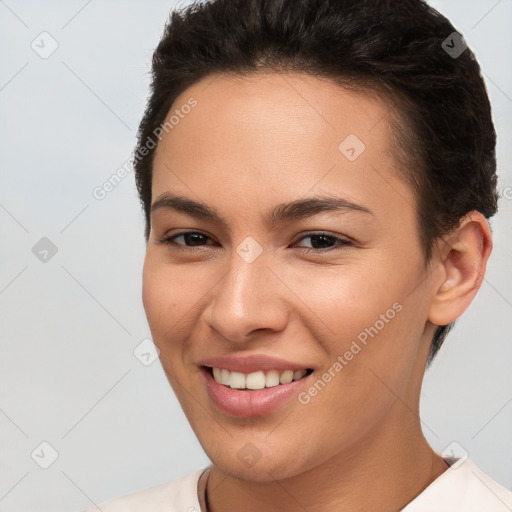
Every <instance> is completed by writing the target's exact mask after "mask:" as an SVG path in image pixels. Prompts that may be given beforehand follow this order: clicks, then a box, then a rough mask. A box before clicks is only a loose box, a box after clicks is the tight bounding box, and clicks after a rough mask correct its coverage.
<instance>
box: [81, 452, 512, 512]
mask: <svg viewBox="0 0 512 512" xmlns="http://www.w3.org/2000/svg"><path fill="white" fill-rule="evenodd" d="M444 460H445V461H446V462H447V463H448V464H449V465H450V467H449V468H448V469H447V470H446V471H445V472H444V473H442V474H441V475H440V476H439V477H438V478H436V479H435V480H434V481H433V482H432V483H431V484H430V485H429V486H428V487H427V488H426V489H425V490H424V491H423V492H422V493H421V494H419V495H418V496H416V498H414V499H413V500H412V501H411V502H410V503H409V504H408V505H407V506H406V507H405V508H403V509H402V510H401V512H434V511H435V512H511V511H512V492H511V491H509V490H508V489H506V488H505V487H503V486H502V485H500V484H498V483H497V482H495V481H494V480H493V479H492V478H491V477H489V476H488V475H486V474H485V473H484V472H483V471H481V470H480V469H479V468H478V466H476V465H475V464H474V463H473V462H472V461H471V460H470V459H466V460H463V459H458V458H455V457H444ZM207 469H208V468H207V467H206V468H201V469H196V470H195V471H193V472H191V473H188V474H187V475H185V476H182V477H181V478H178V479H176V480H173V481H171V482H168V483H164V484H160V485H156V486H154V487H150V488H149V489H145V490H142V491H137V492H134V493H131V494H127V495H125V496H122V497H120V498H117V499H113V500H109V501H105V502H103V503H99V504H98V507H99V508H100V510H102V512H200V511H201V507H200V505H199V498H198V492H197V491H198V481H199V477H200V476H201V474H202V473H203V472H204V471H206V470H207ZM97 510H98V508H97V507H92V508H89V509H87V510H84V511H83V512H97Z"/></svg>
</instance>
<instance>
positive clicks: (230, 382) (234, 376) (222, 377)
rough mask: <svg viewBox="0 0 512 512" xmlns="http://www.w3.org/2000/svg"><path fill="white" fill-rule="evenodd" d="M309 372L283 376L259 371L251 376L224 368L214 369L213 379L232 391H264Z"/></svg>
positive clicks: (287, 372)
mask: <svg viewBox="0 0 512 512" xmlns="http://www.w3.org/2000/svg"><path fill="white" fill-rule="evenodd" d="M306 373H307V370H295V371H293V370H285V371H283V372H282V373H281V374H279V372H278V371H277V370H270V371H268V372H263V371H257V372H252V373H249V374H245V373H241V372H230V371H229V370H226V369H224V368H213V378H214V379H215V380H216V381H217V382H218V383H220V384H224V385H225V386H229V387H230V388H232V389H264V388H265V387H267V388H271V387H274V386H278V385H279V384H288V383H290V382H292V381H294V380H299V379H301V378H302V377H304V375H306Z"/></svg>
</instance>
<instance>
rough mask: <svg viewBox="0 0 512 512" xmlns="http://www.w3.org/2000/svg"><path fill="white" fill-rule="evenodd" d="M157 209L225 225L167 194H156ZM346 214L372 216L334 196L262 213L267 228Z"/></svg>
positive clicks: (211, 211) (202, 207)
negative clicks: (286, 222) (331, 214)
mask: <svg viewBox="0 0 512 512" xmlns="http://www.w3.org/2000/svg"><path fill="white" fill-rule="evenodd" d="M159 209H169V210H175V211H178V212H182V213H186V214H188V215H191V216H193V217H197V218H199V219H204V220H209V221H212V222H216V223H218V224H222V225H223V226H227V222H226V221H225V220H224V219H223V218H222V216H221V215H220V214H219V213H218V211H217V210H216V209H215V208H212V207H211V206H208V205H206V204H204V203H202V202H198V201H194V200H192V199H189V198H187V197H183V196H179V195H175V194H171V193H169V192H166V193H164V194H162V195H160V196H159V197H158V198H157V199H156V200H155V202H154V203H153V204H152V205H151V212H152V213H153V212H154V211H156V210H159ZM348 211H354V212H362V213H365V214H369V215H374V213H373V212H372V211H371V210H370V209H369V208H367V207H365V206H363V205H360V204H357V203H353V202H352V201H348V200H347V199H343V198H341V197H336V196H320V197H308V198H305V199H297V200H295V201H291V202H288V203H282V204H279V205H277V206H275V207H274V208H273V209H272V210H270V211H269V212H268V213H267V214H266V216H265V220H266V221H267V223H269V224H270V225H274V224H278V223H282V222H284V221H291V220H301V219H305V218H308V217H312V216H314V215H317V214H319V213H323V212H340V213H345V212H348Z"/></svg>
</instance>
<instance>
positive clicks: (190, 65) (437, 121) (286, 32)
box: [134, 0, 498, 365]
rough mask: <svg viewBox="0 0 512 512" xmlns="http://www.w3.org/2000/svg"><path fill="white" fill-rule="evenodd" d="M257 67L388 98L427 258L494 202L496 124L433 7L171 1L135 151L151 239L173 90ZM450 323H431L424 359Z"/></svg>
mask: <svg viewBox="0 0 512 512" xmlns="http://www.w3.org/2000/svg"><path fill="white" fill-rule="evenodd" d="M258 70H266V71H271V72H281V71H284V72H286V71H292V72H303V73H308V74H312V75H314V76H317V77H319V78H320V77H321V78H326V79H330V80H332V81H334V82H336V83H338V84H340V85H341V86H342V87H346V88H351V89H353V90H358V91H362V92H365V93H373V94H377V95H381V96H385V97H386V99H388V100H389V103H388V104H389V105H390V107H391V109H390V110H391V111H392V112H393V113H392V115H391V116H390V121H389V123H390V126H391V127H392V134H393V135H392V138H393V140H392V141H390V148H391V149H392V151H393V156H394V157H395V159H396V161H397V163H398V164H399V165H398V173H399V174H400V175H401V176H402V177H403V178H404V179H405V180H407V182H408V183H409V184H410V185H411V187H412V189H413V191H414V194H415V198H416V201H417V204H416V208H417V218H418V227H419V233H420V237H421V242H422V247H423V250H424V254H425V263H428V262H429V261H430V259H431V257H432V250H433V247H434V245H435V244H437V243H439V241H440V240H441V239H442V237H443V236H445V235H446V234H448V233H450V232H451V231H452V230H453V229H455V228H457V226H458V225H459V223H460V221H461V220H462V218H463V217H464V216H465V215H466V214H467V213H469V212H470V211H473V210H477V211H479V212H481V213H482V214H483V215H484V216H485V217H486V218H490V217H492V216H493V215H494V214H495V213H496V211H497V202H498V193H497V190H496V186H497V176H496V156H495V145H496V132H495V130H494V125H493V122H492V117H491V107H490V103H489V98H488V96H487V92H486V88H485V84H484V81H483V78H482V76H481V74H480V66H479V64H478V62H477V61H476V59H475V57H474V55H473V53H472V52H471V50H470V49H469V48H467V45H466V43H465V42H464V40H463V39H462V37H461V36H460V35H459V34H458V33H457V32H456V30H455V28H454V27H453V25H452V24H451V23H450V22H449V21H448V20H447V19H446V18H445V17H444V16H442V15H441V14H440V13H439V12H437V11H436V10H435V9H433V8H432V7H430V6H429V5H427V4H426V3H425V2H424V1H423V0H400V1H392V0H213V1H205V2H194V3H192V4H189V5H188V6H185V7H182V8H181V9H177V10H175V11H174V12H172V13H171V15H170V19H169V22H168V23H167V25H166V27H165V30H164V34H163V37H162V39H161V41H160V43H159V44H158V47H157V48H156V50H155V52H154V54H153V67H152V82H151V94H150V97H149V100H148V104H147V108H146V111H145V113H144V116H143V118H142V121H141V124H140V126H139V131H138V142H137V146H136V149H135V153H134V167H135V179H136V184H137V189H138V192H139V196H140V199H141V202H142V205H143V208H144V213H145V221H146V229H145V238H146V241H147V240H148V238H149V233H150V208H151V200H152V198H151V180H152V164H153V159H154V153H155V149H156V142H155V140H154V137H155V135H159V133H161V132H162V130H161V129H160V132H159V131H158V130H159V127H161V125H162V123H164V121H165V118H166V115H167V113H168V112H169V110H170V108H171V106H172V105H173V103H174V101H175V99H176V98H177V97H178V95H180V94H181V93H182V92H183V91H184V90H185V89H187V88H188V87H189V86H191V85H192V84H194V83H196V82H198V81H199V80H200V79H202V78H204V77H206V76H208V75H213V74H216V73H234V74H236V75H241V76H244V75H248V74H250V73H254V72H255V71H258ZM167 130H168V128H167ZM167 130H166V131H167ZM157 138H160V137H157ZM453 324H454V322H452V323H451V324H448V325H445V326H438V327H437V330H436V332H435V334H434V337H433V340H432V344H431V347H430V352H429V355H428V359H427V365H430V363H431V362H432V360H433V358H434V356H435V355H436V353H437V352H438V350H439V348H440V347H441V344H442V343H443V341H444V339H445V337H446V335H447V334H448V332H449V330H450V328H451V327H452V326H453Z"/></svg>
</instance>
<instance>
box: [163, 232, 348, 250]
mask: <svg viewBox="0 0 512 512" xmlns="http://www.w3.org/2000/svg"><path fill="white" fill-rule="evenodd" d="M190 234H194V235H202V236H205V237H206V238H209V239H210V240H211V237H209V236H208V235H205V234H204V233H201V232H200V231H184V232H183V233H177V234H174V235H172V236H168V237H163V238H160V239H159V240H158V241H157V243H159V244H163V245H169V246H170V245H173V246H176V247H177V248H178V249H179V250H185V251H187V250H194V249H196V248H199V249H201V248H202V246H187V245H183V244H177V243H175V242H174V240H175V239H176V238H178V237H180V236H183V235H190ZM314 236H324V237H326V238H329V239H331V240H333V241H334V242H335V243H336V245H335V246H334V247H327V248H324V249H316V248H314V247H299V249H300V250H302V251H304V252H317V253H318V252H329V251H332V250H334V249H336V248H338V249H343V248H345V247H350V246H353V245H354V243H353V242H352V241H350V240H346V239H345V238H340V237H337V236H335V235H331V234H329V233H323V232H320V233H308V234H307V235H304V236H303V237H301V238H299V240H297V242H296V243H298V242H301V241H302V240H304V239H305V238H311V237H314Z"/></svg>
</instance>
